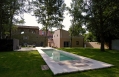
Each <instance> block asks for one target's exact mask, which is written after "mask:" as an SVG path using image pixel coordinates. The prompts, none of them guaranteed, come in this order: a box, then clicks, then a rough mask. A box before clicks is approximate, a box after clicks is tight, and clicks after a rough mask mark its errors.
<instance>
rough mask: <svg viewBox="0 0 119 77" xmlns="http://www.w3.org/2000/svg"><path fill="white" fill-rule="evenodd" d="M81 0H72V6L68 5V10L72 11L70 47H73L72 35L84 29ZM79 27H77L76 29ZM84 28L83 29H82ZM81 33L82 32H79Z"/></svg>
mask: <svg viewBox="0 0 119 77" xmlns="http://www.w3.org/2000/svg"><path fill="white" fill-rule="evenodd" d="M80 3H81V1H80V0H72V3H71V7H67V10H68V11H69V13H70V16H71V17H72V19H71V27H70V36H71V38H70V47H72V36H73V35H74V34H75V33H77V32H79V30H81V29H82V23H81V22H82V14H81V13H82V12H81V9H80V7H81V6H80ZM76 28H77V29H76ZM82 30H83V29H82ZM79 33H80V32H79Z"/></svg>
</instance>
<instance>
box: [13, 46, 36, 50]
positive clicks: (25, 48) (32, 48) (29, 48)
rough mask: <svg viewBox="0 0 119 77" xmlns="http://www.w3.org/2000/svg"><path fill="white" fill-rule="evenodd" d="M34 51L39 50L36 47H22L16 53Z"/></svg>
mask: <svg viewBox="0 0 119 77" xmlns="http://www.w3.org/2000/svg"><path fill="white" fill-rule="evenodd" d="M32 50H37V49H36V48H34V47H22V48H21V49H18V50H15V51H32Z"/></svg>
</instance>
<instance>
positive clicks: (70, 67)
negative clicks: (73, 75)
mask: <svg viewBox="0 0 119 77" xmlns="http://www.w3.org/2000/svg"><path fill="white" fill-rule="evenodd" d="M36 49H37V50H38V52H39V53H40V55H41V56H42V58H43V59H44V61H45V62H46V64H47V65H48V66H49V68H50V69H51V71H52V72H53V74H54V75H57V74H62V73H70V72H77V71H85V70H91V69H99V68H107V67H111V66H113V65H112V64H108V63H105V62H101V61H97V60H94V59H90V58H87V57H84V56H80V55H76V54H72V53H69V52H65V51H62V50H57V49H54V48H51V47H36Z"/></svg>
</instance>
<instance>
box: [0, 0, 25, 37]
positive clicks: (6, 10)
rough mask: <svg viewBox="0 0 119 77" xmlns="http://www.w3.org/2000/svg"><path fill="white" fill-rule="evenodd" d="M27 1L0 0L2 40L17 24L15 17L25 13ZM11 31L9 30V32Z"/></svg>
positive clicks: (0, 32)
mask: <svg viewBox="0 0 119 77" xmlns="http://www.w3.org/2000/svg"><path fill="white" fill-rule="evenodd" d="M25 2H26V0H0V10H1V11H0V38H2V37H3V38H4V36H5V35H4V33H5V32H10V37H11V29H12V25H13V23H14V22H15V20H16V19H15V15H19V14H21V13H23V12H24V11H25V10H24V7H25ZM8 29H9V30H8Z"/></svg>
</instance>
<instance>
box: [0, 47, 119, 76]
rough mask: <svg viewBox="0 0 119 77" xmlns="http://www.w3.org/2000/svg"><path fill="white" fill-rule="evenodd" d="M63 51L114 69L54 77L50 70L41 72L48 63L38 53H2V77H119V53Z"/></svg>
mask: <svg viewBox="0 0 119 77" xmlns="http://www.w3.org/2000/svg"><path fill="white" fill-rule="evenodd" d="M61 50H65V51H67V52H70V53H74V54H77V55H82V56H85V57H89V58H92V59H96V60H100V61H103V62H106V63H110V64H113V65H114V67H111V68H103V69H97V70H89V71H84V72H76V73H69V74H62V75H57V76H54V75H53V73H52V72H51V70H50V69H49V70H47V71H42V70H41V65H44V64H46V63H45V62H44V60H43V59H42V57H41V56H40V55H39V53H38V52H37V51H30V52H0V77H119V51H115V50H106V51H105V52H102V51H100V50H99V49H90V48H86V49H84V48H62V49H61ZM56 69H57V68H56Z"/></svg>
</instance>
